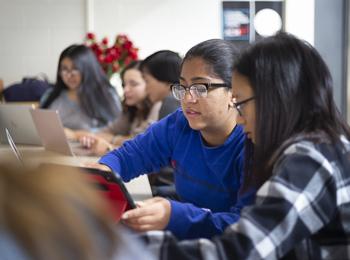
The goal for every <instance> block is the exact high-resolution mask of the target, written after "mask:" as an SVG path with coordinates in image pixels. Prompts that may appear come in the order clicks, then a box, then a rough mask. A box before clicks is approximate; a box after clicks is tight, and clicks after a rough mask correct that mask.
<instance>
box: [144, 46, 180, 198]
mask: <svg viewBox="0 0 350 260" xmlns="http://www.w3.org/2000/svg"><path fill="white" fill-rule="evenodd" d="M181 62H182V59H181V57H180V56H179V54H177V53H176V52H173V51H170V50H162V51H157V52H155V53H153V54H151V55H150V56H148V57H147V58H146V59H145V60H144V61H143V62H142V64H141V70H142V75H143V77H144V79H145V81H146V84H147V86H146V87H147V93H148V95H149V97H150V99H151V100H152V101H153V102H162V106H161V108H160V110H159V120H160V119H162V118H164V117H165V116H167V115H169V114H171V113H172V112H174V111H175V110H176V109H178V108H179V106H180V102H179V101H178V100H177V99H175V98H174V97H173V95H172V94H171V88H170V85H171V84H172V83H174V82H178V80H179V76H180V67H181ZM158 173H159V174H158ZM148 178H149V181H150V184H151V187H152V193H153V195H155V196H162V197H170V198H171V197H176V196H177V195H176V192H175V186H174V171H173V169H172V168H171V167H163V168H161V169H160V170H159V171H158V172H157V173H155V174H150V175H148Z"/></svg>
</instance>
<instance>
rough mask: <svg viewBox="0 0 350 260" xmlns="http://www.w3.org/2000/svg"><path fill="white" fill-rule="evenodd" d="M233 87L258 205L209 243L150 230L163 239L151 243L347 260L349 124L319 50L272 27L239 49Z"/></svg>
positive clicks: (202, 255) (203, 253)
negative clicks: (177, 239) (178, 240)
mask: <svg viewBox="0 0 350 260" xmlns="http://www.w3.org/2000/svg"><path fill="white" fill-rule="evenodd" d="M232 89H233V94H234V96H235V98H236V102H237V103H236V106H237V109H238V110H239V111H240V116H239V118H238V122H239V123H240V124H242V125H243V128H244V132H246V133H247V134H248V136H249V139H250V140H251V143H250V144H249V145H248V146H247V147H246V148H247V149H246V152H247V155H248V156H247V157H246V166H247V167H246V169H247V171H248V174H249V176H250V178H247V179H246V181H247V182H246V184H247V185H251V184H253V185H255V186H256V187H257V188H260V189H259V190H258V191H257V196H256V202H255V204H254V205H252V206H248V207H246V208H245V209H243V211H242V214H241V218H240V220H239V221H238V222H237V223H236V224H234V225H232V226H230V227H229V228H227V229H226V231H225V233H224V235H222V236H220V237H217V238H215V239H214V240H212V241H209V240H201V241H183V242H181V243H178V244H176V243H175V240H173V239H170V238H169V237H166V236H160V237H158V238H159V239H158V241H157V239H156V237H152V238H151V237H149V240H148V241H154V242H156V241H157V243H161V244H162V246H160V245H159V244H158V246H157V247H155V245H153V247H152V248H157V249H160V250H161V251H160V252H161V253H162V254H161V256H162V257H161V258H162V259H207V258H208V256H212V258H211V259H282V258H283V259H350V252H349V244H350V243H349V236H350V225H349V224H350V220H349V212H350V186H349V183H350V172H349V169H350V160H349V158H350V142H349V140H350V130H349V126H348V125H347V123H346V121H345V120H344V119H343V117H342V116H341V115H340V113H339V111H338V109H337V107H336V105H335V102H334V100H333V87H332V79H331V75H330V72H329V70H328V68H327V66H326V64H325V62H324V61H323V60H322V58H321V56H320V55H319V54H318V52H317V51H316V50H315V49H314V48H313V47H312V46H311V45H309V44H307V43H305V42H303V41H301V40H298V39H296V38H295V37H293V36H291V35H288V34H285V33H279V34H278V35H276V36H273V37H269V38H266V39H264V40H262V41H261V42H258V43H257V44H255V45H253V46H252V47H249V48H248V49H247V50H246V51H245V52H244V53H243V54H242V56H241V57H240V58H239V60H238V61H237V64H236V65H235V67H234V73H233V83H232ZM150 235H151V234H150ZM159 235H160V234H158V235H157V236H159ZM163 235H164V234H163ZM186 256H187V257H186Z"/></svg>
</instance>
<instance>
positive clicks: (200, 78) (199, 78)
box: [180, 76, 210, 81]
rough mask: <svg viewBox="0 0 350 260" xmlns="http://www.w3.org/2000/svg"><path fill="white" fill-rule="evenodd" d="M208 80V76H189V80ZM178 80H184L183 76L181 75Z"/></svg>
mask: <svg viewBox="0 0 350 260" xmlns="http://www.w3.org/2000/svg"><path fill="white" fill-rule="evenodd" d="M203 79H204V80H210V79H209V78H206V77H193V78H191V81H196V80H203ZM180 80H183V81H186V80H185V78H184V77H181V76H180Z"/></svg>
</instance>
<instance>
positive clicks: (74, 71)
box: [60, 69, 80, 77]
mask: <svg viewBox="0 0 350 260" xmlns="http://www.w3.org/2000/svg"><path fill="white" fill-rule="evenodd" d="M60 74H61V77H68V76H72V77H77V76H79V75H80V71H79V70H77V69H72V70H68V69H61V70H60Z"/></svg>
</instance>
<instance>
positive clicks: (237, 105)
mask: <svg viewBox="0 0 350 260" xmlns="http://www.w3.org/2000/svg"><path fill="white" fill-rule="evenodd" d="M254 98H255V97H254V96H253V97H250V98H247V99H244V100H242V101H239V102H233V105H234V106H235V108H236V109H237V112H238V114H239V115H240V116H242V115H243V112H242V106H243V105H244V104H245V103H247V102H249V101H251V100H253V99H254Z"/></svg>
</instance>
